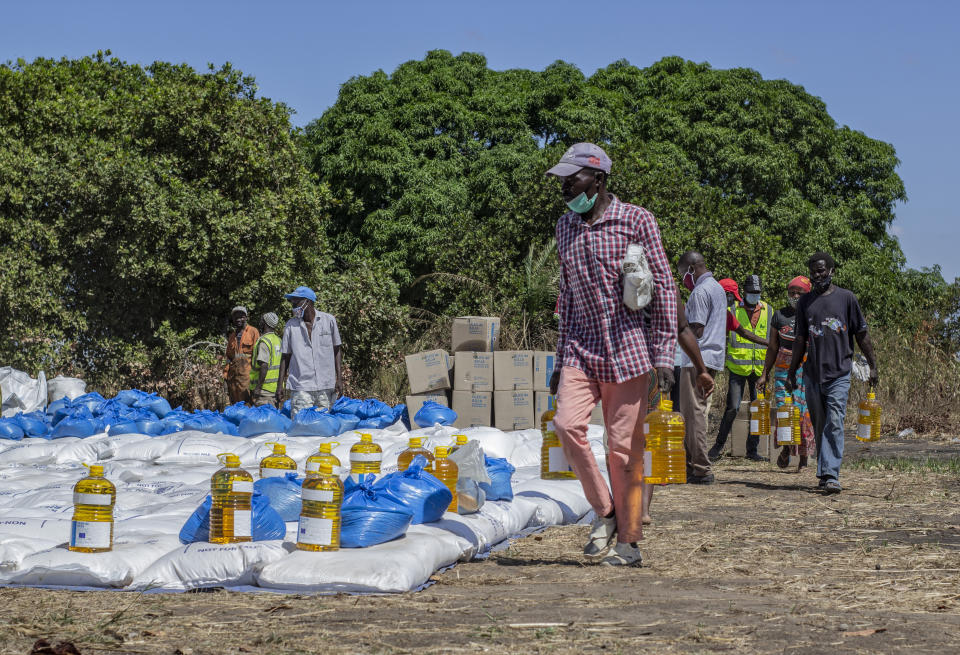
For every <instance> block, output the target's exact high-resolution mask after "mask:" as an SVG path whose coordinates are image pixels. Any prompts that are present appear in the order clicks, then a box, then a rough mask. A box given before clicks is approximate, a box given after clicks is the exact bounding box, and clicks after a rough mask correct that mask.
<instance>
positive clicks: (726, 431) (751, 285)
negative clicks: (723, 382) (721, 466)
mask: <svg viewBox="0 0 960 655" xmlns="http://www.w3.org/2000/svg"><path fill="white" fill-rule="evenodd" d="M761 290H762V286H761V283H760V276H759V275H748V276H747V278H746V279H745V280H744V281H743V302H738V303H735V304H734V306H733V307H732V308H731V313H732V314H733V318H734V319H735V323H736V325H737V328H736V329H735V330H733V331H728V338H727V352H726V363H725V365H726V369H727V371H728V373H729V378H728V381H727V406H726V408H725V410H724V412H723V418H722V419H721V420H720V430H719V432H717V439H716V441H715V442H714V444H713V447H712V448H710V453H709V456H710V459H711V461H716V460H717V459H719V458H720V453H721V452H722V451H723V446H724V445H725V444H726V442H727V437H728V436H729V435H730V428H732V427H733V421H734V420H735V419H736V418H737V412H738V411H740V401H741V400H742V398H743V390H744V387H749V392H750V400H751V401H753V400H756V398H757V380H759V378H760V374H761V373H762V372H763V363H764V360H765V359H766V356H767V335H768V333H769V329H768V328H769V323H770V318H771V314H772V312H771V311H770V306H769V305H767V303H765V302H763V301H762V300H760V292H761ZM728 320H729V319H728ZM744 333H749V334H750V335H751V337H750V338H747V339H745V338H744V337H743V336H742V335H743V334H744ZM759 442H760V437H759V436H757V435H750V436H748V437H747V459H751V460H753V461H756V462H762V461H766V458H765V457H762V456H761V455H760V454H759V453H758V452H757V446H758V445H759Z"/></svg>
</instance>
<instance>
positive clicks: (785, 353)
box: [757, 275, 814, 473]
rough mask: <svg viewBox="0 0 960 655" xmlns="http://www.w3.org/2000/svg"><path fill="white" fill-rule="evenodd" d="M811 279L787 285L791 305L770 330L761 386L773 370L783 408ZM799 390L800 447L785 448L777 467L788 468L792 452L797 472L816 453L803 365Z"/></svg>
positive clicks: (779, 313) (780, 311)
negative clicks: (799, 307)
mask: <svg viewBox="0 0 960 655" xmlns="http://www.w3.org/2000/svg"><path fill="white" fill-rule="evenodd" d="M810 289H811V286H810V279H809V278H807V277H805V276H803V275H798V276H797V277H795V278H793V279H792V280H790V282H788V283H787V305H786V307H783V308H781V309H778V310H777V311H775V312H774V313H773V320H772V321H771V330H770V347H769V348H768V349H767V360H766V361H765V362H764V364H763V373H761V374H760V379H759V380H758V381H757V384H759V385H760V388H761V389H764V388H766V386H767V382H768V381H769V379H770V378H769V376H770V371H774V376H773V384H774V393H775V395H776V404H777V406H778V407H779V406H780V405H782V404H783V399H784V398H786V396H787V369H788V368H789V367H790V361H791V360H792V359H793V342H794V339H795V333H796V322H797V303H798V301H799V300H800V296H802V295H803V294H805V293H810ZM797 379H798V383H797V387H796V388H795V389H794V390H793V393H792V394H791V395H792V397H793V404H794V405H796V406H797V407H798V408H799V409H800V435H801V444H800V445H799V446H783V448H781V450H780V455H779V457H777V466H779V467H780V468H782V469H783V468H787V466H788V465H789V464H790V454H791V452H792V453H793V454H795V455H798V456H799V457H800V461H799V464H798V466H797V472H798V473H799V472H800V470H801V469H802V468H803V467H805V466H806V465H807V462H808V459H807V458H808V457H809V455H810V454H811V453H813V452H814V439H813V423H812V422H811V420H810V412H808V411H807V398H806V394H805V393H804V385H803V366H802V365H801V366H800V367H799V368H798V369H797Z"/></svg>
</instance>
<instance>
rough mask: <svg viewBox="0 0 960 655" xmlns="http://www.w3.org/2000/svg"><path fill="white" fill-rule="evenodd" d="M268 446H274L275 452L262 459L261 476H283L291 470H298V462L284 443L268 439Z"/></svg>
mask: <svg viewBox="0 0 960 655" xmlns="http://www.w3.org/2000/svg"><path fill="white" fill-rule="evenodd" d="M267 445H268V446H273V453H272V454H270V455H267V456H266V457H264V458H263V459H261V460H260V477H261V478H282V477H283V476H284V475H286V474H287V473H290V472H291V471H292V472H294V473H296V472H297V462H296V460H295V459H293V458H292V457H290V456H289V455H287V447H286V446H284V445H283V444H282V443H277V442H275V441H268V442H267Z"/></svg>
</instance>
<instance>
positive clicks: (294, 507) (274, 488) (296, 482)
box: [253, 471, 303, 521]
mask: <svg viewBox="0 0 960 655" xmlns="http://www.w3.org/2000/svg"><path fill="white" fill-rule="evenodd" d="M302 484H303V480H301V479H299V478H298V477H297V474H296V473H294V472H293V471H290V472H289V473H286V474H285V475H283V476H278V477H275V478H262V479H260V480H257V481H256V482H254V483H253V491H254V493H259V494H262V495H263V497H264V498H266V499H267V501H268V502H269V503H270V507H272V508H273V509H274V510H276V512H277V514H279V515H280V518H282V519H283V520H284V521H296V520H298V519H299V518H300V509H301V505H302V503H301V501H300V492H301V485H302Z"/></svg>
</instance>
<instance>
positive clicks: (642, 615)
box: [0, 444, 960, 655]
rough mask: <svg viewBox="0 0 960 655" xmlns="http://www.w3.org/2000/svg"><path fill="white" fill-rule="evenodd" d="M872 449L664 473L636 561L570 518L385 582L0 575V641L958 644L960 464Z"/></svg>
mask: <svg viewBox="0 0 960 655" xmlns="http://www.w3.org/2000/svg"><path fill="white" fill-rule="evenodd" d="M895 445H896V446H897V447H898V448H899V447H902V446H903V444H895ZM907 445H911V446H912V444H907ZM940 445H941V444H932V447H936V448H939V447H940ZM894 451H895V449H894ZM894 451H891V452H894ZM865 456H867V457H870V458H872V460H864V461H865V462H868V463H867V464H865V465H863V466H850V467H848V468H847V469H846V471H845V473H844V479H843V482H844V485H845V491H844V492H843V493H842V494H840V495H839V496H831V497H825V496H822V495H820V494H819V493H816V492H814V491H813V490H812V488H813V486H814V484H815V482H816V479H815V478H814V476H813V473H812V472H811V471H809V470H805V471H804V472H802V473H800V474H796V473H785V472H781V471H779V470H775V469H774V468H771V466H770V465H769V464H757V465H752V464H750V465H748V464H746V463H745V462H742V461H739V460H731V461H726V462H722V463H721V464H720V466H719V467H718V471H717V478H718V484H716V485H714V486H712V487H696V486H692V485H690V486H675V487H668V488H664V489H660V490H658V491H657V493H656V495H655V501H654V505H653V508H652V509H653V515H654V518H655V525H654V526H652V527H650V528H649V529H648V531H647V538H646V539H645V541H644V542H643V552H644V557H645V565H644V568H640V569H627V570H621V569H610V568H602V567H597V566H591V565H589V564H588V563H587V562H585V561H584V559H583V558H582V556H581V555H580V547H581V545H582V543H583V541H584V538H585V534H586V530H587V528H586V527H585V526H568V527H562V528H552V529H550V530H547V531H545V532H543V533H540V534H538V535H534V536H531V537H528V538H526V539H523V540H520V541H517V542H515V543H513V544H512V545H511V546H510V548H508V549H506V550H503V551H500V552H497V553H494V554H493V555H492V556H491V557H490V558H489V559H488V560H486V561H481V562H471V563H468V564H461V565H458V566H457V567H455V568H453V569H451V570H449V571H447V572H444V573H442V574H438V575H437V576H435V579H436V581H437V584H435V585H434V586H432V587H430V588H428V589H426V590H425V591H423V592H420V593H412V594H402V595H395V596H339V597H338V596H334V597H306V596H297V595H274V594H267V593H261V594H244V593H232V592H216V593H204V594H181V595H149V594H148V595H143V596H139V595H135V594H125V593H109V592H88V593H79V592H51V591H43V590H10V589H7V590H2V591H0V653H3V654H5V653H11V654H12V653H17V654H23V653H27V652H28V651H29V649H30V645H31V644H32V643H33V642H34V641H35V640H36V639H38V638H40V637H44V638H47V639H49V640H50V641H52V642H57V641H61V640H65V641H72V642H73V643H75V644H76V646H77V647H78V649H79V650H80V651H81V652H82V653H84V655H88V654H89V653H101V652H117V653H167V654H171V653H177V652H178V651H179V652H180V653H182V654H183V655H191V654H192V655H203V654H207V653H211V654H212V653H226V652H249V653H296V652H304V651H308V650H319V649H321V648H322V649H326V648H336V649H337V650H341V651H346V652H365V653H366V652H371V653H373V652H384V653H406V652H413V651H416V652H417V653H429V652H476V651H480V650H487V651H490V652H544V653H546V652H557V653H567V652H571V653H572V652H585V651H605V652H623V653H628V652H638V651H640V652H657V653H708V652H718V651H734V652H749V653H783V652H790V653H795V652H801V653H804V652H806V653H819V652H824V650H825V649H829V650H835V651H837V652H863V653H876V652H884V653H899V652H903V653H907V652H910V653H916V652H956V651H957V649H958V647H960V511H958V509H957V503H956V500H957V498H958V496H960V482H958V478H957V475H956V474H955V472H952V471H951V472H947V473H943V472H938V469H937V467H936V466H928V467H924V466H921V465H915V466H912V467H902V470H901V469H896V468H893V467H892V468H890V469H889V470H888V469H887V468H884V467H883V466H880V464H881V463H882V462H884V461H895V460H896V455H895V452H894V454H888V455H882V454H877V453H876V452H871V453H865ZM934 459H936V458H934Z"/></svg>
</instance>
